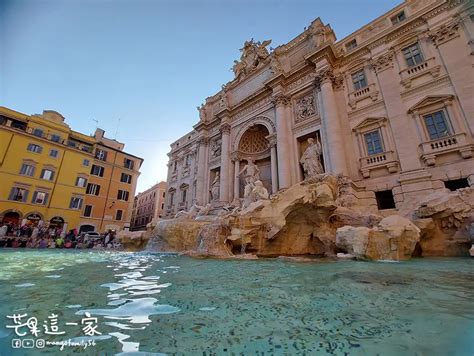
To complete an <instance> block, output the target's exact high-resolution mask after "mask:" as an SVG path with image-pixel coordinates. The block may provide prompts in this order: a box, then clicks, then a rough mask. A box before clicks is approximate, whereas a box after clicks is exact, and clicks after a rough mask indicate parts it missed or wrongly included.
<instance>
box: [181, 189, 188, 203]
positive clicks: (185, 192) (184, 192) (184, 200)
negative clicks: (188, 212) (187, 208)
mask: <svg viewBox="0 0 474 356" xmlns="http://www.w3.org/2000/svg"><path fill="white" fill-rule="evenodd" d="M187 192H188V190H187V189H185V190H183V196H182V198H183V199H182V202H183V203H185V202H186V194H187Z"/></svg>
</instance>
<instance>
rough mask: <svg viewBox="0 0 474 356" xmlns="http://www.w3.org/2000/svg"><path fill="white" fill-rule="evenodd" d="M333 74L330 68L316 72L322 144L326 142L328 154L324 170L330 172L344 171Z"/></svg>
mask: <svg viewBox="0 0 474 356" xmlns="http://www.w3.org/2000/svg"><path fill="white" fill-rule="evenodd" d="M333 78H334V75H333V73H332V70H331V69H323V70H322V71H320V72H319V73H318V74H317V79H316V80H317V84H318V85H319V87H320V91H321V102H322V108H321V126H322V128H323V130H322V134H323V135H324V136H325V137H324V139H323V144H326V147H327V152H328V156H329V157H327V158H329V159H327V158H326V157H325V159H326V160H325V162H327V163H329V164H327V167H326V170H327V171H329V172H330V173H334V174H337V173H346V165H345V157H344V142H343V135H342V131H341V125H340V122H339V117H338V114H337V106H336V97H335V94H334V90H333V87H332V79H333Z"/></svg>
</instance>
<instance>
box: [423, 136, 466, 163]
mask: <svg viewBox="0 0 474 356" xmlns="http://www.w3.org/2000/svg"><path fill="white" fill-rule="evenodd" d="M420 148H421V151H422V156H421V157H422V159H423V160H424V161H425V163H426V164H427V165H428V166H434V165H435V164H436V156H439V155H441V154H446V153H450V152H456V151H457V152H459V153H460V154H461V156H462V157H463V158H471V157H472V155H473V154H472V153H473V150H474V144H473V143H472V142H469V140H468V137H467V135H466V134H465V133H460V134H455V135H450V136H446V137H443V138H440V139H437V140H431V141H427V142H423V143H421V144H420Z"/></svg>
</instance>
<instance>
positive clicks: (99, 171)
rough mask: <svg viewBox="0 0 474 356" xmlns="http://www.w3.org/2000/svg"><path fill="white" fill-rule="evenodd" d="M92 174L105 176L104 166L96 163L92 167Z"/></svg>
mask: <svg viewBox="0 0 474 356" xmlns="http://www.w3.org/2000/svg"><path fill="white" fill-rule="evenodd" d="M91 174H92V175H94V176H99V177H103V176H104V167H101V166H96V165H95V164H93V165H92V167H91Z"/></svg>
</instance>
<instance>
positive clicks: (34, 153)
mask: <svg viewBox="0 0 474 356" xmlns="http://www.w3.org/2000/svg"><path fill="white" fill-rule="evenodd" d="M123 148H124V144H123V143H120V142H117V141H115V140H110V139H107V138H106V137H104V131H103V130H101V129H97V130H96V132H95V134H94V135H91V136H89V135H84V134H82V133H79V132H76V131H73V130H71V128H70V127H69V126H68V125H67V124H66V123H65V122H64V117H63V116H62V115H61V114H59V113H57V112H55V111H44V112H43V114H42V115H31V116H29V115H25V114H22V113H19V112H17V111H14V110H11V109H8V108H5V107H0V182H1V184H0V223H6V222H12V223H15V224H19V225H22V224H26V223H27V224H41V225H43V224H46V225H49V226H56V227H60V228H63V230H65V229H73V228H77V229H78V230H80V231H100V232H103V231H106V230H109V229H110V230H121V229H123V228H125V227H128V226H129V223H130V218H131V213H132V205H133V196H134V195H135V188H136V183H137V179H138V176H139V174H140V172H139V168H140V166H141V164H142V162H143V159H141V158H138V157H135V156H133V155H130V154H128V153H125V152H123Z"/></svg>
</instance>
